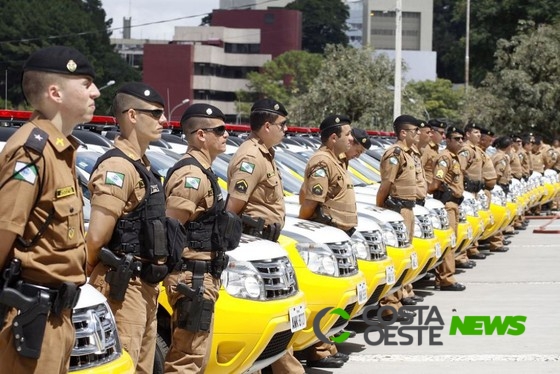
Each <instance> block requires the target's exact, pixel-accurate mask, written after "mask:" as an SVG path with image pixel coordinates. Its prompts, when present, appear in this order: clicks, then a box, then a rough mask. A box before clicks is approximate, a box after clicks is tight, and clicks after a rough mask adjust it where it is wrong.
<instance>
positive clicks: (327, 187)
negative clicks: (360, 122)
mask: <svg viewBox="0 0 560 374" xmlns="http://www.w3.org/2000/svg"><path fill="white" fill-rule="evenodd" d="M350 123H351V121H350V118H349V117H347V116H344V115H338V114H333V115H329V116H327V117H326V118H325V119H324V120H323V121H322V122H321V125H320V126H319V130H320V131H321V143H322V145H321V147H320V148H319V150H318V151H317V152H315V153H314V154H313V156H311V158H310V159H309V161H308V162H307V166H306V168H305V175H304V180H303V184H302V186H301V190H300V195H299V199H300V204H301V207H300V211H299V217H300V218H303V219H309V220H312V221H317V222H321V223H326V224H329V225H331V226H335V227H338V228H339V229H341V230H344V231H346V232H347V233H348V234H350V235H351V232H352V231H353V230H354V227H355V226H356V225H357V224H358V213H357V210H356V195H355V193H354V189H353V184H352V180H351V179H350V176H349V175H348V172H347V170H346V162H347V161H346V155H345V152H347V151H348V150H350V147H351V144H352V142H353V137H352V128H351V126H350ZM346 360H347V357H345V356H342V355H341V354H340V353H339V352H338V350H337V349H336V346H335V345H334V344H326V343H322V342H319V343H317V344H315V345H314V346H312V347H310V348H309V351H308V356H307V366H309V367H341V366H342V365H344V362H345V361H346Z"/></svg>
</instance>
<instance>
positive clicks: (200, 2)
mask: <svg viewBox="0 0 560 374" xmlns="http://www.w3.org/2000/svg"><path fill="white" fill-rule="evenodd" d="M102 4H103V9H104V10H105V13H106V14H107V19H109V18H112V19H113V25H112V27H113V28H116V30H114V31H113V35H112V37H113V38H122V35H123V34H122V27H123V17H132V29H131V37H132V38H135V39H162V40H171V39H172V38H173V35H174V33H175V26H198V25H200V20H201V19H202V17H204V16H205V15H206V14H207V13H211V12H212V9H218V8H219V7H220V1H219V0H159V1H158V0H102ZM171 20H174V21H171ZM147 23H152V24H150V25H144V24H147ZM135 25H144V26H137V27H134V26H135Z"/></svg>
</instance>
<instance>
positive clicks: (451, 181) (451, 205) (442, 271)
mask: <svg viewBox="0 0 560 374" xmlns="http://www.w3.org/2000/svg"><path fill="white" fill-rule="evenodd" d="M463 136H464V133H463V131H461V130H460V129H458V128H457V127H454V126H452V127H449V128H448V129H447V134H446V139H447V141H446V143H447V145H446V148H445V150H443V152H442V153H441V155H440V156H439V158H438V159H437V161H436V166H435V169H434V178H433V180H432V183H430V186H429V187H428V191H429V192H430V193H433V195H434V198H436V199H438V200H440V201H441V202H442V203H443V204H445V210H446V211H447V216H448V217H449V226H450V227H451V228H452V229H453V232H454V233H455V235H457V226H458V224H459V205H460V204H461V202H462V200H463V189H464V185H463V183H464V182H463V172H462V170H461V164H460V162H459V157H458V156H457V153H458V152H459V151H460V150H461V148H462V147H463ZM454 274H455V252H454V251H447V253H446V254H445V256H444V258H443V262H442V263H441V264H440V265H439V266H438V267H437V269H436V284H439V288H440V290H442V291H464V290H465V289H466V287H465V286H464V285H463V284H461V283H458V282H457V281H456V280H455V276H454Z"/></svg>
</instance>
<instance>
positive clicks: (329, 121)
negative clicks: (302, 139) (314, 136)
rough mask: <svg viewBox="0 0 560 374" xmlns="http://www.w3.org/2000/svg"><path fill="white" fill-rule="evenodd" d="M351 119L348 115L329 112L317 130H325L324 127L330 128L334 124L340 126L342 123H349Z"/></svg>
mask: <svg viewBox="0 0 560 374" xmlns="http://www.w3.org/2000/svg"><path fill="white" fill-rule="evenodd" d="M351 123H352V121H351V120H350V117H348V116H344V115H340V114H331V115H330V116H327V117H325V119H324V120H323V122H321V125H320V126H319V130H321V131H325V130H326V129H330V128H331V127H335V126H342V125H349V124H351Z"/></svg>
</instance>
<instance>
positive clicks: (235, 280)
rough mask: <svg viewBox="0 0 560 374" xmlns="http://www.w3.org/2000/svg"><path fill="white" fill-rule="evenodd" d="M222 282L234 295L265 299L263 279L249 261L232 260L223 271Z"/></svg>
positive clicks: (244, 297)
mask: <svg viewBox="0 0 560 374" xmlns="http://www.w3.org/2000/svg"><path fill="white" fill-rule="evenodd" d="M222 284H223V285H224V288H225V290H226V291H227V293H229V294H230V295H231V296H233V297H238V298H241V299H251V300H265V292H264V282H263V279H262V277H261V276H260V274H259V272H258V271H257V269H256V268H255V266H254V265H253V264H252V263H250V262H248V261H235V260H231V261H230V263H229V264H228V267H227V268H226V270H225V271H224V272H223V273H222Z"/></svg>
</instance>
